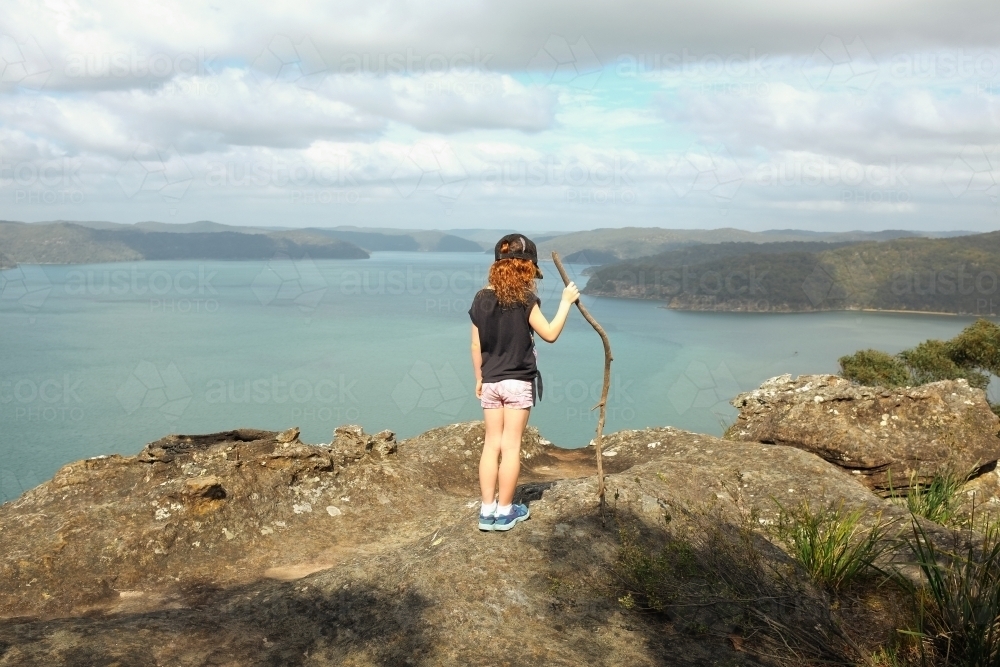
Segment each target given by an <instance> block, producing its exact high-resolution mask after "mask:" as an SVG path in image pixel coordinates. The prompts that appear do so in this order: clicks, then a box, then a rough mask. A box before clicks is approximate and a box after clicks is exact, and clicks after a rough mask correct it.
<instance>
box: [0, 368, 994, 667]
mask: <svg viewBox="0 0 1000 667" xmlns="http://www.w3.org/2000/svg"><path fill="white" fill-rule="evenodd" d="M800 380H802V378H800ZM806 386H809V387H810V388H809V389H805V390H802V391H797V390H796V388H799V389H801V388H802V387H806ZM951 389H954V392H955V395H956V398H954V399H951V398H947V397H948V396H951V391H950V390H948V391H945V390H944V389H943V388H934V387H932V388H931V389H925V390H923V391H924V392H925V393H924V394H921V393H919V391H918V390H913V391H909V392H908V393H906V394H905V396H904V394H902V393H901V394H898V395H897V394H892V393H890V394H889V395H888V396H884V395H882V394H881V393H878V392H874V393H872V392H871V391H870V390H860V389H852V388H849V387H847V386H841V385H840V384H839V383H837V382H835V381H834V380H832V379H825V380H822V381H819V380H815V379H814V380H807V381H804V382H801V383H800V384H797V385H796V384H795V383H794V382H792V381H790V380H788V379H779V380H775V381H773V382H772V383H770V384H767V385H765V386H764V387H762V388H761V390H760V392H761V393H760V394H758V395H757V396H758V398H752V397H750V396H747V397H746V398H744V400H745V401H746V402H747V403H748V404H751V402H752V401H757V402H758V403H760V404H764V403H765V402H771V403H773V402H774V401H776V400H779V397H780V400H781V401H787V403H788V405H789V406H790V407H789V409H790V410H791V409H792V407H794V406H799V405H801V406H802V408H796V409H801V410H807V409H808V410H813V411H815V412H813V413H812V414H814V415H815V418H817V419H819V418H822V419H823V420H824V422H825V423H828V424H835V423H840V422H838V421H837V420H833V421H831V418H830V417H829V415H831V414H834V413H832V412H830V411H829V410H830V409H831V408H832V409H834V410H837V411H839V412H840V413H842V414H843V415H844V417H843V419H845V420H846V419H848V417H847V416H848V415H853V414H855V411H854V410H853V408H851V407H850V406H852V405H859V406H860V405H862V404H864V405H869V404H870V406H871V407H870V410H869V411H870V412H872V413H873V414H874V413H875V412H878V413H879V414H880V415H881V414H886V415H888V418H886V419H883V420H882V421H885V423H886V424H887V425H888V424H893V425H894V426H893V427H891V428H890V427H889V426H885V427H880V428H884V429H887V430H888V431H889V432H894V431H899V432H901V431H903V430H904V427H905V428H906V429H907V430H909V431H910V432H911V435H912V433H914V432H916V431H915V429H917V428H935V429H936V428H939V427H938V426H937V424H938V423H939V422H941V423H942V424H945V423H946V424H947V425H950V428H954V427H955V423H956V422H955V420H950V421H949V420H945V421H941V420H944V419H945V416H947V415H949V414H951V413H949V412H947V411H944V412H942V411H941V410H939V411H936V412H934V411H932V412H931V413H930V414H931V415H937V417H935V418H934V419H937V420H938V421H934V419H932V418H931V416H930V415H928V416H927V417H926V419H924V420H923V421H919V422H918V421H916V420H917V417H916V415H915V413H913V412H912V410H911V411H910V412H906V411H904V409H903V407H902V406H903V404H904V403H907V402H910V403H913V404H917V403H918V402H919V401H923V403H920V404H922V405H935V406H937V405H938V402H937V401H941V402H942V405H944V406H952V407H953V408H954V409H956V410H957V409H958V408H959V406H961V405H966V404H965V402H964V401H965V400H966V398H968V400H970V401H972V404H973V407H974V406H976V405H979V403H978V402H977V400H976V399H977V397H976V396H975V395H974V394H973V393H970V392H969V390H968V389H967V388H966V389H963V388H962V387H961V386H960V385H955V386H954V387H952V388H951ZM850 392H855V394H856V395H857V398H856V399H853V400H855V401H857V403H850V402H848V401H846V400H845V399H844V398H843V397H844V396H847V395H848V393H850ZM866 392H867V393H866ZM852 395H854V394H852ZM793 396H803V397H807V398H808V400H804V401H794V400H793V399H792V397H793ZM812 396H830V397H831V400H830V401H826V400H825V399H824V401H823V402H822V403H821V402H819V401H816V400H815V399H814V398H811V397H812ZM833 396H838V397H840V398H837V399H836V400H833V399H832V397H833ZM921 396H926V397H925V398H921ZM786 397H787V398H786ZM894 401H895V402H894ZM862 402H867V403H862ZM896 402H899V405H897V404H896ZM768 404H770V403H768ZM890 404H891V405H890ZM780 405H784V403H781V404H780ZM907 405H909V404H908V403H907ZM893 406H895V407H893ZM820 409H822V411H821V412H820V411H819V410H820ZM907 409H910V408H907ZM942 410H944V408H942ZM970 410H971V408H970ZM856 412H857V413H858V414H860V413H861V412H862V410H861V409H860V407H859V408H858V410H857V411H856ZM966 412H969V411H968V410H967V411H966ZM748 414H749V413H748ZM754 414H757V413H754ZM959 414H965V413H959ZM969 414H971V413H969ZM893 415H899V416H900V417H901V418H900V419H897V420H893V419H892V416H893ZM835 416H836V415H835ZM802 418H803V419H804V416H803V417H802ZM949 419H950V418H949ZM959 421H960V422H961V420H959ZM966 421H968V422H969V423H970V424H972V426H968V428H970V429H971V428H973V427H975V428H976V429H981V430H983V435H982V436H981V437H982V438H985V437H986V435H985V434H986V432H987V431H988V428H993V425H994V424H995V418H994V421H989V420H988V419H987V418H986V417H985V416H983V415H978V416H976V417H975V418H972V417H970V418H969V419H967V420H966ZM980 421H981V422H982V423H981V424H980ZM800 422H801V419H798V418H797V420H796V422H795V423H800ZM844 423H845V424H846V423H847V422H846V421H845V422H844ZM879 423H881V422H879ZM961 423H965V422H961ZM928 424H930V426H928ZM740 428H743V429H744V431H743V432H741V433H742V435H741V437H745V438H746V439H747V440H750V439H751V438H750V434H751V433H754V434H756V433H760V434H764V433H765V431H764V430H760V429H758V430H755V431H751V429H752V428H758V426H757V422H756V421H752V420H748V419H746V418H742V422H741V425H740ZM815 430H816V431H817V433H818V432H819V430H820V429H819V428H818V427H817V429H815ZM858 430H859V432H860V433H866V431H865V429H863V428H859V429H858ZM869 430H871V429H869ZM893 430H894V431H893ZM783 432H784V431H782V433H783ZM875 432H876V433H881V432H882V431H877V430H876V431H875ZM933 432H934V433H941V434H944V433H945V432H946V428H945V426H940V430H937V431H933ZM975 432H976V433H979V431H978V430H977V431H975ZM830 434H831V435H833V436H836V435H837V430H836V429H835V428H833V427H831V428H830ZM761 437H764V436H761ZM817 437H818V436H817ZM866 437H869V438H874V437H875V436H874V435H871V434H868V435H866ZM940 437H944V436H943V435H941V436H940ZM970 437H971V436H970ZM970 437H965V439H964V441H963V442H961V443H959V444H960V445H961V446H962V447H965V446H968V445H969V439H970ZM482 439H483V426H482V423H481V422H469V423H461V424H452V425H450V426H444V427H441V428H437V429H434V430H432V431H428V432H427V433H424V434H422V435H420V436H417V437H414V438H410V439H406V440H403V441H399V442H397V441H396V439H395V437H394V436H393V434H392V433H390V432H388V431H383V432H381V433H378V434H375V435H370V434H367V433H365V432H364V431H362V430H361V429H360V428H359V427H356V426H344V427H340V428H338V429H337V430H336V431H335V433H334V437H333V439H332V441H331V442H330V443H328V444H318V445H313V444H307V443H303V442H301V441H300V440H299V433H298V429H294V428H293V429H289V430H287V431H284V432H280V433H279V432H273V431H260V430H251V429H237V430H234V431H228V432H224V433H216V434H211V435H197V436H184V435H172V436H168V437H165V438H163V439H161V440H158V441H156V442H153V443H150V444H148V445H147V446H146V447H145V448H144V449H143V450H142V451H141V452H140V453H139V454H138V455H136V456H132V457H122V456H107V457H99V458H94V459H88V460H85V461H80V462H77V463H73V464H71V465H67V466H65V467H64V468H62V469H61V470H59V471H58V472H57V474H56V475H55V476H54V477H53V479H52V480H51V481H49V482H46V483H44V484H42V485H40V486H38V487H37V488H35V489H33V490H31V491H29V492H27V493H25V494H24V495H23V496H21V497H20V498H18V499H17V500H15V501H13V502H10V503H7V504H5V505H3V506H0V544H2V545H3V552H2V553H3V559H2V562H0V666H2V667H8V666H11V665H79V666H81V667H82V666H84V665H86V666H88V667H89V666H91V665H121V666H123V667H124V666H129V667H131V666H142V665H151V666H152V665H232V666H236V665H310V666H325V665H418V664H428V665H439V664H443V665H467V664H476V665H498V666H499V665H525V664H546V665H580V664H588V665H662V664H668V665H706V664H732V665H749V664H791V663H788V662H787V661H786V662H781V661H780V660H779V661H775V660H771V659H768V658H767V657H766V656H768V655H771V656H772V657H773V655H774V654H775V651H778V652H780V651H781V650H784V649H782V648H781V647H780V646H779V645H777V644H776V645H774V646H771V647H770V648H768V646H767V645H765V640H766V633H754V632H751V631H749V630H748V629H747V628H746V627H743V626H742V625H741V623H740V622H738V621H733V619H732V618H731V617H730V616H731V614H730V615H728V616H727V615H720V616H719V617H717V618H713V619H712V620H705V621H704V622H702V621H699V622H698V623H697V624H688V625H684V624H682V623H681V622H680V620H679V619H680V618H682V616H681V615H670V614H668V615H666V616H664V615H662V614H648V613H642V612H640V611H638V610H636V609H632V608H630V607H629V606H628V605H623V604H622V603H621V602H620V600H619V599H618V598H617V597H616V594H615V591H616V590H617V586H618V583H617V582H616V580H615V576H614V574H613V573H614V572H615V571H616V567H617V566H618V565H619V564H620V559H621V546H622V539H623V538H622V536H623V534H624V533H623V532H622V531H623V530H625V528H627V527H628V526H634V527H636V530H638V531H639V532H640V533H641V534H644V535H650V536H654V537H655V536H656V535H658V534H660V533H663V531H664V527H665V526H666V525H667V524H669V525H670V526H675V525H678V524H680V523H683V521H684V520H685V519H684V517H685V516H689V515H692V513H699V512H700V513H702V514H701V515H702V516H708V515H711V516H714V517H717V519H718V521H720V522H721V524H720V525H722V526H723V528H724V527H725V526H726V525H731V526H737V525H739V522H740V521H743V520H745V519H746V517H747V516H752V517H753V522H754V523H755V524H759V525H761V526H766V525H769V524H771V523H773V522H774V519H775V516H776V512H777V504H778V503H781V504H784V505H786V506H792V505H795V504H797V503H799V502H801V501H809V502H810V503H812V504H813V505H814V506H819V505H823V504H829V503H844V504H845V505H846V506H848V507H861V508H864V509H865V510H866V516H872V517H874V516H878V515H881V516H882V517H885V518H889V519H899V520H901V521H902V520H905V517H906V516H907V515H906V513H905V511H904V510H903V509H902V508H901V507H899V506H898V505H897V504H893V503H891V502H888V501H886V500H884V499H883V498H881V497H879V496H878V495H876V494H873V493H872V492H871V491H870V490H869V488H867V487H866V485H865V484H863V483H862V480H863V479H865V478H864V477H863V476H859V475H855V474H852V473H851V472H847V471H845V470H844V468H843V466H841V465H831V463H829V462H828V460H827V458H831V459H835V458H836V457H834V456H830V454H829V452H830V451H831V450H829V449H822V448H819V447H817V451H820V452H822V453H823V454H825V455H826V456H822V457H821V456H817V455H816V454H814V453H812V452H810V451H805V450H804V448H802V447H800V446H799V444H800V443H799V441H798V440H795V439H794V438H784V437H782V438H778V437H775V438H772V440H773V442H774V443H776V444H764V443H762V442H752V441H741V440H737V441H732V440H723V439H719V438H715V437H711V436H706V435H702V434H697V433H690V432H685V431H679V430H677V429H673V428H669V427H666V428H651V429H645V430H629V431H621V432H617V433H613V434H610V435H608V436H607V438H606V441H605V443H604V457H605V458H604V467H605V471H606V472H607V474H608V477H607V488H608V502H607V504H606V505H605V506H602V505H601V504H600V503H599V502H598V499H597V497H596V489H597V482H596V479H595V477H594V468H595V466H594V455H595V452H594V450H593V448H585V449H580V450H564V449H560V448H558V447H555V446H553V445H552V444H551V443H549V442H547V441H545V440H544V439H542V438H541V437H540V435H539V434H538V432H537V431H536V430H535V429H533V428H529V429H528V431H527V433H526V434H525V438H524V442H523V449H522V460H523V469H522V478H521V481H522V484H521V486H520V487H519V490H518V496H519V499H520V500H523V501H525V502H528V503H529V504H530V507H531V511H532V517H531V519H530V520H529V521H528V522H526V523H524V524H521V525H519V526H517V527H516V528H515V529H514V530H512V531H510V532H509V533H480V532H479V531H478V530H477V529H476V520H475V517H476V514H477V510H478V500H477V498H478V488H477V487H478V484H477V464H478V458H479V452H480V450H481V447H482ZM784 442H791V443H793V444H794V445H795V446H786V445H784V444H782V443H784ZM944 442H951V441H942V444H941V445H940V446H944ZM851 451H853V450H851ZM984 451H985V450H984ZM978 452H979V450H976V453H973V454H969V456H970V457H971V459H970V460H972V459H976V460H979V458H981V455H980V453H978ZM905 460H907V461H908V460H913V459H912V457H911V458H910V459H905ZM866 461H867V459H858V462H857V464H858V465H859V467H865V466H867V467H868V468H873V467H875V466H869V465H868V464H867V463H865V462H866ZM878 461H879V462H884V461H883V459H878ZM849 463H851V464H852V465H853V464H854V460H853V459H852V461H851V462H849ZM881 464H882V463H879V465H881ZM751 507H752V508H753V509H752V512H750V510H749V509H748V508H751ZM748 512H749V513H748ZM671 521H672V523H671ZM927 530H928V531H929V532H930V533H931V534H932V535H945V534H948V535H950V533H949V532H948V531H947V530H946V529H944V528H941V527H938V526H934V525H930V524H929V525H928V526H927ZM694 543H697V540H696V541H695V542H694ZM761 545H762V547H761V548H762V549H764V552H762V553H766V555H767V556H766V557H767V558H768V559H769V562H771V563H772V564H773V566H774V567H775V568H776V569H775V570H774V571H779V570H780V571H787V572H793V571H795V568H794V565H793V563H792V561H791V560H790V559H789V558H788V556H786V555H785V553H784V552H783V551H781V550H779V549H776V548H774V547H772V546H771V545H769V544H768V543H767V542H766V541H764V542H761ZM704 557H705V558H709V557H711V555H710V554H709V553H708V552H705V554H704ZM892 559H896V560H898V561H899V564H898V566H899V567H900V568H903V569H905V565H904V564H903V559H902V558H896V556H890V560H892ZM816 595H819V594H818V593H817V594H816ZM795 599H796V600H798V599H799V597H795ZM802 599H805V598H802ZM797 604H798V603H797ZM862 607H864V605H862ZM844 608H846V606H844ZM864 608H868V607H864ZM804 609H805V607H802V606H799V607H796V611H795V614H796V615H795V616H794V617H789V618H786V619H784V621H783V622H784V623H785V624H789V623H798V624H800V625H803V627H806V626H807V627H806V631H807V632H808V633H811V634H813V635H815V633H816V631H817V629H818V631H819V632H820V633H826V634H824V635H823V636H828V637H836V636H837V633H836V632H835V628H834V626H833V625H831V624H832V621H831V620H830V614H829V612H828V611H823V612H822V613H818V615H815V616H813V615H810V614H811V612H810V613H806V612H805V611H803V610H804ZM823 609H828V606H827V607H823ZM867 623H868V622H867V621H865V620H863V619H862V620H857V619H855V622H854V624H855V625H857V626H858V627H863V626H866V624H867ZM692 628H694V630H692ZM817 636H818V635H817ZM831 641H832V640H831ZM775 646H776V647H777V648H775ZM845 651H848V653H844V654H843V655H848V654H849V649H847V648H845ZM789 655H790V656H791V657H790V658H789V659H791V660H793V661H794V660H796V659H798V658H796V657H795V656H797V655H799V653H795V652H793V653H791V654H789ZM838 655H840V654H838ZM786 657H787V656H786ZM827 657H829V656H827ZM841 657H843V656H841ZM794 664H801V663H794Z"/></svg>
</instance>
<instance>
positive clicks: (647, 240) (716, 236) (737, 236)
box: [538, 227, 921, 260]
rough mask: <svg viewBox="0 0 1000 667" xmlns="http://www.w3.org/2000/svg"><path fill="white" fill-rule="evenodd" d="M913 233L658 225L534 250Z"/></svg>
mask: <svg viewBox="0 0 1000 667" xmlns="http://www.w3.org/2000/svg"><path fill="white" fill-rule="evenodd" d="M920 235H921V234H917V233H916V232H909V231H903V230H898V231H897V230H889V231H882V232H862V231H852V232H811V231H804V230H798V229H781V230H769V231H765V232H748V231H745V230H742V229H663V228H660V227H621V228H614V229H594V230H591V231H586V232H573V233H570V234H561V235H559V236H556V237H553V238H551V239H549V240H546V241H544V242H541V243H539V248H538V251H539V253H541V254H544V255H548V254H549V253H551V252H552V251H553V250H556V251H558V252H559V254H560V255H562V256H567V255H571V254H574V253H580V252H582V253H584V254H585V255H586V256H588V257H589V256H598V255H600V256H606V255H607V254H608V253H610V254H613V255H614V257H616V258H617V259H619V260H624V259H634V258H637V257H648V256H650V255H655V254H659V253H662V252H667V251H670V250H676V249H678V248H684V247H688V246H692V245H698V244H705V243H775V242H793V241H825V242H829V243H842V242H848V241H850V242H858V241H883V240H887V239H894V238H901V237H907V236H920Z"/></svg>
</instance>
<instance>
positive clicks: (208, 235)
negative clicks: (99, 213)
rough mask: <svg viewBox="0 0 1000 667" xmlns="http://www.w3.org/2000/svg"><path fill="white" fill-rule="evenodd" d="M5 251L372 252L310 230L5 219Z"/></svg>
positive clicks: (244, 256)
mask: <svg viewBox="0 0 1000 667" xmlns="http://www.w3.org/2000/svg"><path fill="white" fill-rule="evenodd" d="M0 248H3V253H4V254H5V255H6V256H7V262H9V263H11V264H13V263H18V262H21V263H26V264H32V263H37V264H90V263H98V262H124V261H139V260H147V259H148V260H167V259H222V260H262V259H271V258H273V257H276V256H287V257H290V258H292V259H298V258H302V257H306V256H308V257H310V258H312V259H365V258H367V257H368V256H369V255H368V252H366V251H365V250H363V249H361V248H359V247H358V246H357V245H355V244H353V243H351V242H349V241H344V240H342V239H337V238H331V237H329V236H325V235H323V234H318V233H314V232H308V231H288V232H271V233H239V232H229V231H225V232H153V231H143V230H141V229H134V228H124V229H122V228H116V229H95V228H93V227H85V226H82V225H77V224H73V223H68V222H56V223H48V224H27V223H20V222H3V221H0Z"/></svg>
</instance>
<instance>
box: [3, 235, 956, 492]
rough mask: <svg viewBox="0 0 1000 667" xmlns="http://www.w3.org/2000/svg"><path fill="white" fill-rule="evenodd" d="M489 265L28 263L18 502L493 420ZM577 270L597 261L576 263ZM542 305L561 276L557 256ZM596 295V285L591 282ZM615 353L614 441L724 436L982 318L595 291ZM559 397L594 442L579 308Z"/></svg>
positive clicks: (13, 333) (10, 368)
mask: <svg viewBox="0 0 1000 667" xmlns="http://www.w3.org/2000/svg"><path fill="white" fill-rule="evenodd" d="M489 260H490V257H489V256H487V255H483V254H471V253H470V254H465V253H456V254H426V253H375V254H374V255H373V256H372V258H371V259H370V260H323V261H316V262H310V261H308V260H306V261H302V262H287V261H286V262H280V261H274V262H144V263H138V264H102V265H87V266H44V267H33V266H25V267H20V268H18V269H14V270H9V271H5V272H3V274H2V281H0V290H2V291H0V422H2V429H0V500H8V499H10V498H13V497H15V496H17V495H19V494H20V493H22V491H23V490H25V489H27V488H31V487H32V486H34V485H36V484H38V483H40V482H42V481H44V480H46V479H48V478H49V477H51V476H52V474H53V472H55V471H56V470H57V469H58V468H59V467H60V466H62V465H64V464H65V463H67V462H70V461H75V460H78V459H80V458H84V457H89V456H96V455H99V454H109V453H114V452H118V453H122V454H134V453H136V452H137V451H138V450H139V449H140V448H141V447H142V446H143V445H144V444H145V443H147V442H150V441H152V440H155V439H157V438H160V437H162V436H164V435H166V434H168V433H207V432H212V431H221V430H228V429H232V428H237V427H254V428H262V429H270V430H279V429H284V428H288V427H289V426H293V425H297V426H300V427H301V428H302V433H303V436H302V437H303V440H305V441H307V442H329V440H330V437H331V432H332V430H333V428H334V427H335V426H337V425H339V424H343V423H357V424H361V425H362V426H364V428H365V429H366V430H368V431H369V432H374V431H378V430H381V429H391V430H393V431H395V432H396V434H397V436H399V437H401V438H402V437H408V436H412V435H415V434H417V433H420V432H422V431H424V430H427V429H429V428H433V427H435V426H440V425H443V424H449V423H453V422H457V421H463V420H469V419H479V418H481V416H482V413H481V410H480V408H479V407H478V403H477V401H476V400H475V398H474V396H473V393H472V391H473V376H472V370H471V362H470V355H469V343H470V336H469V319H468V315H467V314H466V313H467V310H468V307H469V304H470V302H471V300H472V297H473V295H474V294H475V292H476V290H477V289H478V288H479V287H480V286H481V285H482V284H483V282H484V278H485V275H486V271H487V270H488V267H489ZM570 268H571V269H578V268H580V267H570ZM543 269H544V270H545V272H546V276H547V278H546V279H545V280H542V281H540V287H541V296H542V300H543V304H542V306H543V311H544V312H545V313H546V315H548V316H550V317H551V315H552V314H554V312H555V308H556V305H557V302H558V297H559V292H560V291H561V283H560V281H559V278H558V274H557V273H556V271H555V269H554V267H552V266H551V265H548V266H546V265H545V264H543ZM575 278H576V279H577V281H578V283H579V284H580V285H583V284H585V283H586V277H584V276H575ZM584 302H585V304H586V305H587V307H588V308H589V309H590V310H591V312H592V313H593V315H594V316H595V317H596V318H597V320H598V321H599V322H601V323H602V324H603V325H604V327H605V328H606V329H607V331H608V334H609V335H610V337H611V343H612V348H613V351H614V354H615V361H614V364H613V375H612V384H611V393H610V397H609V403H608V419H607V426H606V432H611V431H615V430H619V429H624V428H643V427H646V426H654V425H667V424H670V425H673V426H676V427H679V428H684V429H691V430H695V431H701V432H706V433H713V434H719V433H721V431H722V429H723V427H724V425H725V424H728V423H730V422H731V421H732V419H733V418H734V416H735V414H736V412H735V410H734V409H733V408H732V407H730V406H729V405H728V402H727V401H728V400H729V399H730V398H731V397H732V396H734V395H735V394H736V393H738V392H740V391H746V390H749V389H753V388H754V387H756V386H757V385H758V384H760V382H761V381H763V380H765V379H766V378H769V377H772V376H775V375H779V374H782V373H792V374H799V373H819V372H835V371H836V370H837V361H836V360H837V358H838V357H839V356H841V355H843V354H848V353H851V352H853V351H855V350H857V349H859V348H863V347H876V348H880V349H883V350H886V351H890V352H895V351H898V350H900V349H902V348H904V347H909V346H911V345H914V344H916V343H917V342H919V341H922V340H924V339H926V338H930V337H935V338H949V337H951V336H953V335H954V334H955V333H957V332H958V331H959V330H960V329H961V328H962V327H963V326H965V324H967V320H963V319H959V318H948V317H927V316H906V315H896V314H871V313H848V312H845V313H815V314H772V315H768V314H735V313H733V314H729V313H684V312H674V311H669V310H665V309H663V308H661V307H659V304H658V303H656V302H648V301H631V300H621V299H602V298H592V297H584ZM538 346H539V364H540V368H541V370H542V373H543V376H544V380H545V396H544V399H543V400H542V402H541V403H540V404H539V405H538V406H536V407H535V408H534V410H533V412H532V415H531V423H532V424H534V425H535V426H538V427H539V429H541V432H542V434H543V435H544V436H545V437H547V438H548V439H550V440H552V441H553V442H554V443H556V444H558V445H561V446H565V447H579V446H583V445H586V444H587V443H588V442H589V441H590V439H591V438H592V437H593V434H594V428H595V426H596V418H597V412H596V411H591V410H590V408H591V407H592V406H593V405H594V404H595V403H596V401H597V398H598V396H599V392H600V385H601V379H602V370H603V351H602V347H601V342H600V339H599V337H598V336H597V334H596V333H595V332H594V331H593V330H592V329H591V328H590V326H589V325H587V324H586V322H585V321H584V320H583V319H582V318H581V317H580V316H579V314H578V313H576V312H575V311H574V312H573V313H572V314H571V316H570V321H569V323H568V325H567V328H566V330H565V331H564V333H563V335H562V337H561V338H560V339H559V341H558V342H557V343H555V344H554V345H549V344H547V343H544V342H542V341H539V342H538Z"/></svg>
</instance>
